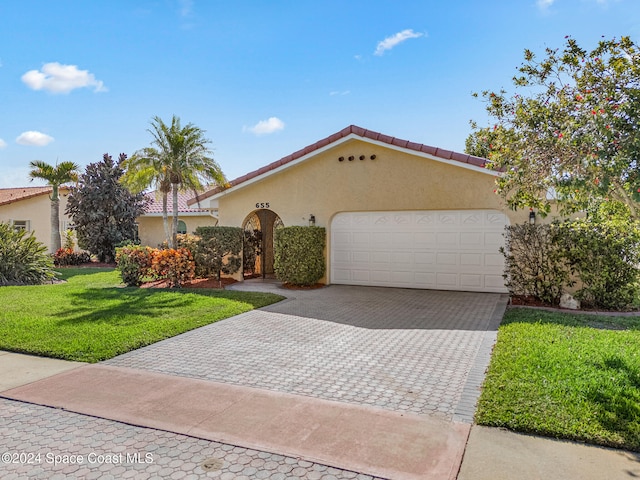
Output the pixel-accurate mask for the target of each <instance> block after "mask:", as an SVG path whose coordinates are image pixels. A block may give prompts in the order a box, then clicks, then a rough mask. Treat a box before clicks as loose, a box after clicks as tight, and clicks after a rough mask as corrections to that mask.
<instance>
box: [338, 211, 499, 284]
mask: <svg viewBox="0 0 640 480" xmlns="http://www.w3.org/2000/svg"><path fill="white" fill-rule="evenodd" d="M508 222H509V220H508V219H507V217H506V216H505V215H504V214H503V213H501V212H499V211H496V210H443V211H434V210H427V211H411V212H345V213H339V214H337V215H336V216H335V217H334V219H333V221H332V222H331V282H332V283H339V284H347V285H377V286H386V287H406V288H429V289H436V290H465V291H477V292H506V291H507V290H506V288H505V286H504V279H503V278H502V274H503V269H504V258H503V256H502V254H501V253H500V252H499V251H498V249H499V248H500V246H502V245H503V244H504V237H503V233H504V227H505V225H507V224H508Z"/></svg>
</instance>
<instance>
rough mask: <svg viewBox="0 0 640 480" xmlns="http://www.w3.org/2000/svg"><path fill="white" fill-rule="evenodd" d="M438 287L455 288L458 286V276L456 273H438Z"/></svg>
mask: <svg viewBox="0 0 640 480" xmlns="http://www.w3.org/2000/svg"><path fill="white" fill-rule="evenodd" d="M436 285H438V287H450V288H455V287H457V286H458V275H456V274H455V273H436Z"/></svg>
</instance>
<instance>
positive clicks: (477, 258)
mask: <svg viewBox="0 0 640 480" xmlns="http://www.w3.org/2000/svg"><path fill="white" fill-rule="evenodd" d="M483 260H484V256H483V255H482V254H481V253H461V254H460V265H463V266H481V265H482V264H483Z"/></svg>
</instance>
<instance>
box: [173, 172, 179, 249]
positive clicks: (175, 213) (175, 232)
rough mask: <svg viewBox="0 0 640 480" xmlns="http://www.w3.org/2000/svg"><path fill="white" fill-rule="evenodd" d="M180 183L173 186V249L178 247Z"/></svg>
mask: <svg viewBox="0 0 640 480" xmlns="http://www.w3.org/2000/svg"><path fill="white" fill-rule="evenodd" d="M178 185H179V184H178V183H172V184H171V195H172V198H171V199H172V201H173V218H172V222H171V243H172V245H171V248H176V247H177V245H178Z"/></svg>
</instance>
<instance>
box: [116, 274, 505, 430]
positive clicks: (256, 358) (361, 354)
mask: <svg viewBox="0 0 640 480" xmlns="http://www.w3.org/2000/svg"><path fill="white" fill-rule="evenodd" d="M241 288H244V289H252V288H253V289H256V286H255V285H251V284H249V283H245V284H244V285H243V286H242V287H241ZM257 288H263V289H264V288H267V289H271V290H272V291H276V292H278V293H282V294H284V295H287V296H288V297H289V298H288V299H287V300H285V301H283V302H280V303H278V304H274V305H271V306H269V307H267V308H264V309H261V310H254V311H251V312H248V313H245V314H242V315H239V316H236V317H233V318H230V319H227V320H224V321H221V322H218V323H215V324H212V325H209V326H206V327H203V328H200V329H198V330H194V331H192V332H188V333H186V334H183V335H180V336H178V337H174V338H171V339H169V340H166V341H163V342H159V343H156V344H154V345H151V346H149V347H146V348H143V349H140V350H136V351H133V352H130V353H127V354H125V355H122V356H119V357H116V358H114V359H112V360H109V361H107V362H105V363H107V364H110V365H115V366H123V367H131V368H137V369H147V370H151V371H155V372H160V373H165V374H170V375H178V376H184V377H192V378H199V379H206V380H212V381H217V382H226V383H233V384H238V385H244V386H250V387H257V388H265V389H271V390H277V391H282V392H288V393H294V394H300V395H308V396H313V397H318V398H323V399H328V400H335V401H342V402H351V403H359V404H364V405H371V406H376V407H379V408H385V409H390V410H395V411H410V412H415V413H418V414H432V415H437V416H439V417H443V418H447V419H452V418H455V419H457V420H462V421H470V420H471V416H472V415H473V409H474V403H475V400H476V398H477V394H478V387H479V384H480V382H481V380H482V377H483V374H484V370H485V368H486V365H487V363H488V360H489V355H490V349H491V346H492V345H493V341H494V340H495V331H496V330H497V327H498V324H499V322H500V318H501V316H502V313H503V312H504V305H505V304H506V296H504V295H499V294H486V293H466V292H445V291H430V290H407V289H394V288H376V287H354V286H338V285H333V286H329V287H326V288H322V289H318V290H310V291H289V290H282V289H278V287H277V286H275V285H269V284H260V285H259V286H258V287H257Z"/></svg>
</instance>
